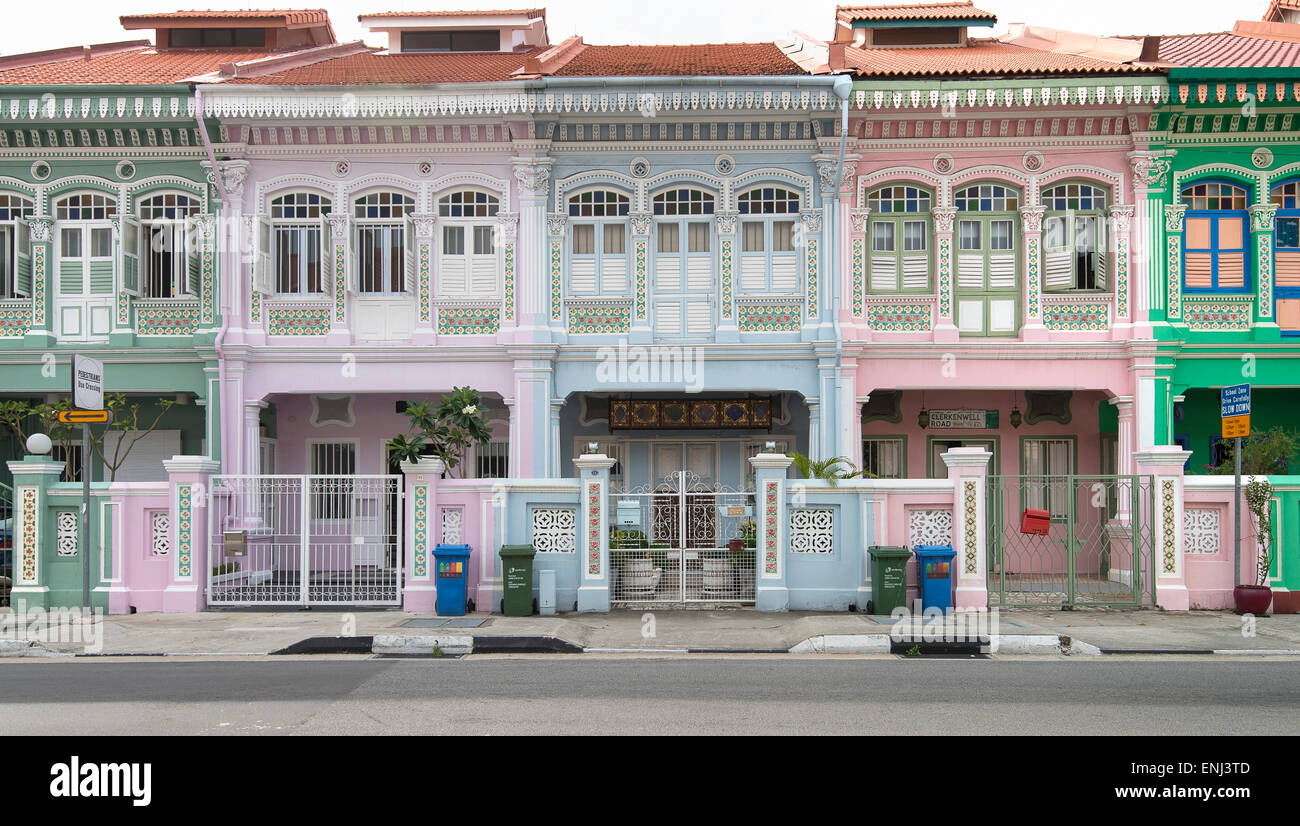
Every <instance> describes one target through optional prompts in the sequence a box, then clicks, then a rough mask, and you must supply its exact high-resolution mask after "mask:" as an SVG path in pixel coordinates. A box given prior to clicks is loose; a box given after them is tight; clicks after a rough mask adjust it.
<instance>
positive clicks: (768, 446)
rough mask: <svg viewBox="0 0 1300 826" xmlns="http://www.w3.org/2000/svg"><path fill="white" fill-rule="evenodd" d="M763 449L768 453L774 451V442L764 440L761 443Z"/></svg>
mask: <svg viewBox="0 0 1300 826" xmlns="http://www.w3.org/2000/svg"><path fill="white" fill-rule="evenodd" d="M763 449H764V450H766V451H767V452H768V453H772V452H774V451H775V450H776V442H766V443H764V444H763Z"/></svg>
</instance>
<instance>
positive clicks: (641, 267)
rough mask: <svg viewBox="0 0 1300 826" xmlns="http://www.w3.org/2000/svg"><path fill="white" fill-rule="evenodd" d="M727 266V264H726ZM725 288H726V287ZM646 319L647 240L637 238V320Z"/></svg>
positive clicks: (571, 320) (724, 257)
mask: <svg viewBox="0 0 1300 826" xmlns="http://www.w3.org/2000/svg"><path fill="white" fill-rule="evenodd" d="M722 255H723V259H722V260H723V261H726V260H727V259H726V255H727V253H726V252H723V254H722ZM724 266H725V265H724ZM724 289H725V288H724ZM645 319H646V242H645V241H643V240H641V239H637V242H636V320H637V321H645ZM569 326H570V328H572V326H573V310H569Z"/></svg>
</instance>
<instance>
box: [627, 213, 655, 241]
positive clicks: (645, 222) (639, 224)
mask: <svg viewBox="0 0 1300 826" xmlns="http://www.w3.org/2000/svg"><path fill="white" fill-rule="evenodd" d="M629 222H630V223H631V224H632V234H633V235H635V236H637V237H638V238H646V237H649V235H650V227H651V225H652V224H653V223H654V216H653V215H648V214H646V213H640V212H638V213H636V214H634V215H631V216H629Z"/></svg>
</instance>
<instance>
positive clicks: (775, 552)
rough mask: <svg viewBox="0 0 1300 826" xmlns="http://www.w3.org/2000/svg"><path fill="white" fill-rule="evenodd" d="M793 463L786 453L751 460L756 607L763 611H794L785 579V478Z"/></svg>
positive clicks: (763, 455)
mask: <svg viewBox="0 0 1300 826" xmlns="http://www.w3.org/2000/svg"><path fill="white" fill-rule="evenodd" d="M793 462H794V460H793V459H791V458H790V457H789V456H786V455H785V454H783V453H760V454H758V455H757V456H754V457H752V458H751V459H750V460H749V464H750V465H751V466H753V468H754V487H755V492H756V493H755V499H756V503H757V505H758V510H757V514H756V523H757V525H756V526H757V535H756V538H757V540H758V558H757V565H758V574H757V577H758V587H757V589H756V591H755V593H754V604H755V607H756V608H758V610H760V611H773V612H784V611H789V610H790V588H789V586H788V585H787V584H786V577H785V561H786V560H785V551H786V543H787V540H786V536H785V533H786V531H785V524H786V518H785V476H786V471H788V470H789V469H790V465H791V463H793Z"/></svg>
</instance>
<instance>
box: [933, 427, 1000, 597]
mask: <svg viewBox="0 0 1300 826" xmlns="http://www.w3.org/2000/svg"><path fill="white" fill-rule="evenodd" d="M942 456H943V463H944V464H945V465H947V466H948V478H949V479H952V483H953V487H952V495H953V502H952V549H953V550H954V551H956V552H957V558H956V559H954V560H953V562H954V565H955V567H956V569H957V590H956V594H955V599H954V600H953V606H954V607H956V608H961V609H972V608H987V607H988V604H989V586H988V566H987V564H986V562H985V560H986V558H987V556H988V545H987V542H988V528H987V525H986V520H987V518H988V517H987V510H986V508H985V507H984V502H985V496H986V485H985V478H986V477H987V476H988V472H989V459H991V458H993V454H992V453H991V452H989V451H987V450H985V449H984V448H982V447H954V448H952V449H950V450H949V451H948V452H947V453H944V454H942Z"/></svg>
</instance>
